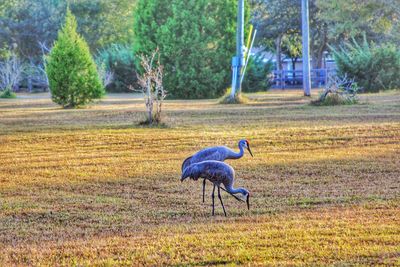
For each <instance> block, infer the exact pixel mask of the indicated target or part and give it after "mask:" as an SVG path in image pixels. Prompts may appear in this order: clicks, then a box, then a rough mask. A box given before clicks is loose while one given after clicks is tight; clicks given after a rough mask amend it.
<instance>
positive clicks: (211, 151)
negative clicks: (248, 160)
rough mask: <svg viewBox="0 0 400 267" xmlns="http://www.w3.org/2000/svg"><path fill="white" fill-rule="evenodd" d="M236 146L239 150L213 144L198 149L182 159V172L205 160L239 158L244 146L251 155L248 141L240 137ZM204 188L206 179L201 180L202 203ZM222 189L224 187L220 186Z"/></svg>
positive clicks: (241, 155) (242, 153)
mask: <svg viewBox="0 0 400 267" xmlns="http://www.w3.org/2000/svg"><path fill="white" fill-rule="evenodd" d="M238 146H239V152H235V151H233V150H232V149H230V148H228V147H226V146H214V147H208V148H205V149H203V150H200V151H199V152H197V153H195V154H194V155H192V156H190V157H188V158H186V159H185V160H184V161H183V163H182V173H183V172H184V170H185V169H186V168H187V167H188V166H190V165H192V164H194V163H198V162H202V161H205V160H216V161H225V160H226V159H240V158H241V157H243V155H244V149H245V148H246V149H247V150H248V151H249V153H250V155H251V156H252V157H253V153H251V149H250V144H249V141H247V140H244V139H242V140H240V141H239V143H238ZM205 190H206V179H204V180H203V203H204V194H205ZM222 190H224V189H223V188H222Z"/></svg>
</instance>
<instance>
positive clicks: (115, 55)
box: [96, 45, 138, 92]
mask: <svg viewBox="0 0 400 267" xmlns="http://www.w3.org/2000/svg"><path fill="white" fill-rule="evenodd" d="M96 63H97V64H98V65H103V66H104V67H105V69H106V71H109V72H111V73H113V80H112V82H111V83H110V84H109V85H108V86H107V87H106V89H107V91H108V92H131V91H130V90H129V87H130V86H132V87H133V88H138V85H137V75H136V67H135V58H134V55H133V51H132V48H130V47H128V46H126V45H112V46H110V47H108V48H106V49H103V50H101V51H100V52H99V54H98V55H97V57H96Z"/></svg>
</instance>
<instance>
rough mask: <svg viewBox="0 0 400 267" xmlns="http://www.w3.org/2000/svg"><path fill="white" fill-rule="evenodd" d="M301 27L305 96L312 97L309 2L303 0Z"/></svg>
mask: <svg viewBox="0 0 400 267" xmlns="http://www.w3.org/2000/svg"><path fill="white" fill-rule="evenodd" d="M301 19H302V23H301V27H302V39H303V89H304V95H305V96H311V72H310V32H309V30H310V25H309V10H308V0H301Z"/></svg>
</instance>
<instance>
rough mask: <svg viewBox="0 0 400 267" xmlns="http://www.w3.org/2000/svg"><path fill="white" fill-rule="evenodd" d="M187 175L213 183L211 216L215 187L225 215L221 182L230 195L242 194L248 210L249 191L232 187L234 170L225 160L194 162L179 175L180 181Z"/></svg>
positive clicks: (213, 206) (213, 207)
mask: <svg viewBox="0 0 400 267" xmlns="http://www.w3.org/2000/svg"><path fill="white" fill-rule="evenodd" d="M188 177H190V178H191V179H193V180H197V179H199V178H204V179H207V180H209V181H210V182H212V183H213V184H214V188H213V192H212V195H211V198H212V215H213V216H214V210H215V203H214V193H215V188H216V187H217V188H218V198H219V200H220V201H221V205H222V209H223V210H224V214H225V216H226V211H225V206H224V203H223V202H222V197H221V184H223V185H224V187H225V190H226V191H227V192H228V193H230V194H231V195H235V194H242V196H243V197H245V198H246V203H247V208H248V209H249V210H250V193H249V191H247V189H245V188H242V187H239V188H233V183H234V180H235V171H234V170H233V168H232V167H231V166H229V165H228V164H226V163H225V162H221V161H216V160H206V161H202V162H199V163H194V164H192V165H190V166H189V167H187V168H186V169H185V170H184V171H183V173H182V176H181V182H183V181H184V180H185V179H186V178H188Z"/></svg>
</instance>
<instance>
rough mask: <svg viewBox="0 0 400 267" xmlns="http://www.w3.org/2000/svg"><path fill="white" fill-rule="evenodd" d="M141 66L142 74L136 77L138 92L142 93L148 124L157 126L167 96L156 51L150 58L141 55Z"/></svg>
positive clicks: (161, 67)
mask: <svg viewBox="0 0 400 267" xmlns="http://www.w3.org/2000/svg"><path fill="white" fill-rule="evenodd" d="M140 60H141V66H142V68H143V74H142V75H138V83H139V85H140V87H141V88H140V89H139V90H135V89H133V90H135V91H140V92H141V93H143V97H144V102H145V105H146V110H147V121H146V123H148V124H154V123H156V124H158V123H160V122H161V112H162V104H163V101H164V99H165V97H166V96H167V91H166V90H165V89H164V86H163V69H164V68H163V66H162V65H161V64H160V57H159V53H158V49H157V50H155V51H154V52H153V53H152V54H151V55H150V56H145V55H141V56H140Z"/></svg>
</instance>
